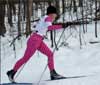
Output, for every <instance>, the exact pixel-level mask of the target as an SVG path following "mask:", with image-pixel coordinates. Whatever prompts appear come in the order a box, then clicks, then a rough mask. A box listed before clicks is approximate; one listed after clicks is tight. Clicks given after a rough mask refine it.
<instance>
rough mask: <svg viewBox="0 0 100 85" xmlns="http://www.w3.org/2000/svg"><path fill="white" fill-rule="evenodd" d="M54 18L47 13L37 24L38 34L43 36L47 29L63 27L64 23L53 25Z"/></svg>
mask: <svg viewBox="0 0 100 85" xmlns="http://www.w3.org/2000/svg"><path fill="white" fill-rule="evenodd" d="M52 22H53V19H52V18H51V17H50V16H48V15H45V16H44V17H42V18H41V19H40V20H39V22H38V23H37V25H36V30H37V31H38V34H39V35H41V36H45V35H46V32H47V31H51V30H56V29H61V28H62V25H52Z"/></svg>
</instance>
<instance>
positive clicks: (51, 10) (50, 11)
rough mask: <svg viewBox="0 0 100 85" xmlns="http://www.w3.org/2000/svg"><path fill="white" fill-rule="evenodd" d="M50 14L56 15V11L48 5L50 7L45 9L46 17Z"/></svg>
mask: <svg viewBox="0 0 100 85" xmlns="http://www.w3.org/2000/svg"><path fill="white" fill-rule="evenodd" d="M52 13H55V14H57V9H56V7H54V6H51V5H50V6H49V7H48V8H47V15H48V14H52Z"/></svg>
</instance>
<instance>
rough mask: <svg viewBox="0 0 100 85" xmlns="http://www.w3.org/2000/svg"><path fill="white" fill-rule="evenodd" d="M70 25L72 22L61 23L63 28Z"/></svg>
mask: <svg viewBox="0 0 100 85" xmlns="http://www.w3.org/2000/svg"><path fill="white" fill-rule="evenodd" d="M70 25H72V22H67V23H63V24H62V27H63V28H66V27H68V26H70Z"/></svg>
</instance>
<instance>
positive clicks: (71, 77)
mask: <svg viewBox="0 0 100 85" xmlns="http://www.w3.org/2000/svg"><path fill="white" fill-rule="evenodd" d="M84 77H88V76H70V77H64V78H59V79H54V80H50V79H48V80H45V81H55V80H62V79H74V78H84Z"/></svg>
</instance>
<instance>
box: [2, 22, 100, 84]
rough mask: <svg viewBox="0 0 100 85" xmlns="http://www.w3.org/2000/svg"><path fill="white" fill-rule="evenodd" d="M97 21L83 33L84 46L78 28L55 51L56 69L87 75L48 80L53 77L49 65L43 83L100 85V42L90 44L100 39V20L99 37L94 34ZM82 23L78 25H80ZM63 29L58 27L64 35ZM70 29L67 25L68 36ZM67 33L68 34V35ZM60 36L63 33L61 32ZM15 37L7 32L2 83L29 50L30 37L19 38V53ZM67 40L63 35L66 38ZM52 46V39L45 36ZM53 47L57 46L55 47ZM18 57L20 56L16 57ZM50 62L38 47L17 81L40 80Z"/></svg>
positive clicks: (60, 72)
mask: <svg viewBox="0 0 100 85" xmlns="http://www.w3.org/2000/svg"><path fill="white" fill-rule="evenodd" d="M94 27H95V26H94V24H90V25H88V27H87V28H88V31H87V33H86V34H83V35H82V46H81V49H80V43H79V38H78V36H79V34H78V32H77V31H76V30H74V31H73V35H72V36H70V37H69V38H68V39H67V40H66V42H67V43H68V46H61V47H60V48H59V50H58V51H56V52H55V54H54V59H55V68H56V71H57V72H58V73H59V74H61V75H63V76H66V77H69V76H83V75H86V76H87V77H82V78H74V79H65V80H59V81H44V80H47V79H50V77H49V76H50V75H49V70H48V69H47V70H46V72H45V73H44V75H43V78H42V80H41V82H40V83H42V84H43V85H99V84H100V43H95V44H90V43H89V42H90V41H99V42H100V28H99V27H100V24H98V38H95V37H94ZM78 28H80V27H76V29H78ZM61 32H62V30H60V31H58V35H60V34H61ZM69 32H70V31H69V30H67V29H66V32H65V35H66V37H67V36H68V34H70V33H69ZM66 37H65V38H66ZM58 38H59V36H58ZM11 40H12V38H11V37H9V36H6V37H5V38H2V43H1V45H2V47H1V49H2V50H1V83H7V82H9V80H8V78H7V76H6V72H7V71H8V70H10V69H12V67H13V66H14V64H15V62H16V61H17V60H18V59H20V58H21V57H22V56H23V54H24V51H25V48H26V42H27V39H26V38H25V37H24V36H23V37H22V38H21V40H19V41H18V40H17V41H16V43H15V45H16V56H15V53H14V52H13V46H11V47H10V46H9V45H10V42H9V41H11ZM62 40H63V39H62ZM45 42H46V43H47V44H48V45H49V47H50V40H45ZM52 50H53V49H52ZM15 57H16V58H15ZM46 64H47V57H46V56H44V55H43V54H41V53H39V52H38V51H37V52H36V53H35V54H34V55H33V56H32V58H31V59H30V60H29V61H28V62H27V64H26V65H25V67H24V68H23V70H22V71H21V73H20V74H19V75H18V76H17V75H16V76H17V77H16V82H20V83H21V82H31V83H37V82H38V81H39V79H40V76H41V73H42V72H43V70H44V68H45V66H46Z"/></svg>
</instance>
